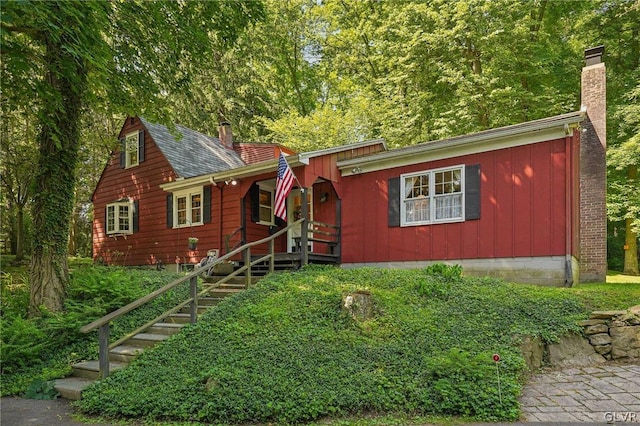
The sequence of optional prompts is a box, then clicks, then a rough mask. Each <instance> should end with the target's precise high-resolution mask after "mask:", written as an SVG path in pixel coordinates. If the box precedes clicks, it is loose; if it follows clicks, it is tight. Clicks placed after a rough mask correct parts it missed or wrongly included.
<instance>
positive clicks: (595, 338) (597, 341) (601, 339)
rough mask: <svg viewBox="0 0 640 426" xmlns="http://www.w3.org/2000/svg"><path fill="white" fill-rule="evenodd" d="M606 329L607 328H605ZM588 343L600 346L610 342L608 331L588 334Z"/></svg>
mask: <svg viewBox="0 0 640 426" xmlns="http://www.w3.org/2000/svg"><path fill="white" fill-rule="evenodd" d="M607 330H608V329H607ZM588 338H589V343H591V345H593V346H602V345H609V344H611V336H609V334H608V333H600V334H593V335H591V336H588Z"/></svg>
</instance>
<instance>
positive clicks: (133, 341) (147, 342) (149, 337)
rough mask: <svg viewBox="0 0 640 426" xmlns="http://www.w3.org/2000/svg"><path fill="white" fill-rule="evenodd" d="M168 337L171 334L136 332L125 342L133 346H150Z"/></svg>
mask: <svg viewBox="0 0 640 426" xmlns="http://www.w3.org/2000/svg"><path fill="white" fill-rule="evenodd" d="M169 337H171V336H169V335H168V334H154V333H138V334H136V335H135V336H133V337H132V338H130V339H129V340H127V344H128V345H129V346H135V347H142V348H152V347H154V346H155V345H156V344H158V343H160V342H162V341H164V340H167V339H168V338H169Z"/></svg>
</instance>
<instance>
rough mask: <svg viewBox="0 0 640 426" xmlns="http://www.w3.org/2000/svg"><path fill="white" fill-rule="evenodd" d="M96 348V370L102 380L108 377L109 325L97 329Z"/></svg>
mask: <svg viewBox="0 0 640 426" xmlns="http://www.w3.org/2000/svg"><path fill="white" fill-rule="evenodd" d="M98 346H99V348H100V352H99V354H98V368H99V369H100V378H101V379H104V378H106V377H107V376H109V323H105V324H102V325H101V326H100V328H99V329H98Z"/></svg>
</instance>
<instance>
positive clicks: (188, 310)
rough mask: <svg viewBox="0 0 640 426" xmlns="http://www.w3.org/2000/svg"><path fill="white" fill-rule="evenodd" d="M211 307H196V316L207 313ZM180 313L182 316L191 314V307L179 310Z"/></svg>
mask: <svg viewBox="0 0 640 426" xmlns="http://www.w3.org/2000/svg"><path fill="white" fill-rule="evenodd" d="M211 307H212V306H211V305H208V306H207V305H198V315H201V314H204V313H205V312H207V311H208V310H209V309H210V308H211ZM180 312H181V313H183V314H191V306H185V307H183V308H182V309H180Z"/></svg>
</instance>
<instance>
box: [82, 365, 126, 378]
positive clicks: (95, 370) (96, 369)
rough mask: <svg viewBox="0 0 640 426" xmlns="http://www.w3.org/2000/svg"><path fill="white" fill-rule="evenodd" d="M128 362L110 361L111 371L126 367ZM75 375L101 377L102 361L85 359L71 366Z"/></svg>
mask: <svg viewBox="0 0 640 426" xmlns="http://www.w3.org/2000/svg"><path fill="white" fill-rule="evenodd" d="M126 366H127V364H125V363H122V362H110V363H109V373H112V372H114V371H116V370H120V369H121V368H124V367H126ZM71 369H72V371H73V377H82V378H84V379H91V380H97V379H99V378H100V363H99V362H98V361H83V362H79V363H77V364H73V365H72V366H71Z"/></svg>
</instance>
